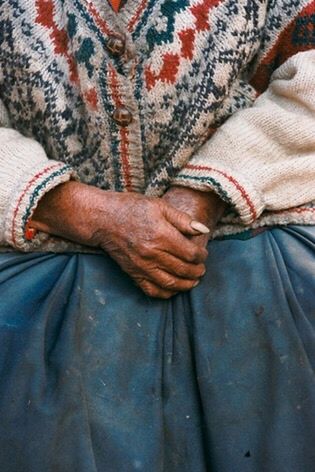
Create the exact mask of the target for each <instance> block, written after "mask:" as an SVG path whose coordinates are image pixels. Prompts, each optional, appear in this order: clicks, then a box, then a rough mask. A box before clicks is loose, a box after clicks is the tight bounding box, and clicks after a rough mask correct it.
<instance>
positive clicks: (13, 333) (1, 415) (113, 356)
mask: <svg viewBox="0 0 315 472" xmlns="http://www.w3.org/2000/svg"><path fill="white" fill-rule="evenodd" d="M314 254H315V228H314V227H302V226H300V227H298V226H291V227H287V228H273V229H269V230H266V231H264V232H263V233H261V234H259V235H257V236H256V237H254V238H251V239H247V240H241V239H227V240H222V241H213V242H211V243H210V244H209V258H208V262H207V266H208V270H207V274H206V275H205V277H204V278H203V280H202V282H201V283H200V284H199V286H198V287H196V288H195V289H194V290H192V291H191V292H190V293H184V294H180V295H178V296H176V297H174V298H173V299H171V300H169V301H166V300H156V299H151V298H149V297H147V296H145V295H144V294H143V293H142V292H141V291H140V290H139V289H137V288H136V287H135V286H134V285H133V283H132V282H131V280H130V279H129V278H128V276H127V275H125V274H124V273H122V271H121V270H120V269H119V267H118V266H117V265H116V264H115V263H114V262H113V261H112V260H111V259H110V258H109V257H107V256H106V255H95V254H48V253H46V254H18V253H8V254H2V255H0V470H1V472H96V471H97V472H130V471H145V472H186V471H187V472H203V471H214V472H257V471H259V472H261V471H266V472H267V471H268V472H313V471H314V470H315V376H314V368H315V257H314Z"/></svg>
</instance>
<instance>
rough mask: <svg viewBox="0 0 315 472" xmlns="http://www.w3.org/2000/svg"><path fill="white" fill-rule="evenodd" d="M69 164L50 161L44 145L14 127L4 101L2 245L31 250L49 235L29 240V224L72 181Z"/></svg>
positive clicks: (0, 132)
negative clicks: (48, 196)
mask: <svg viewBox="0 0 315 472" xmlns="http://www.w3.org/2000/svg"><path fill="white" fill-rule="evenodd" d="M71 175H72V170H71V169H70V168H69V166H67V165H66V164H64V163H62V162H57V161H53V160H49V159H48V157H47V156H46V153H45V151H44V149H43V148H42V146H41V145H40V144H39V143H37V142H36V141H34V140H33V139H30V138H26V137H24V136H22V135H21V134H20V133H18V132H17V131H14V130H13V129H11V128H10V120H9V117H8V114H7V112H6V109H5V107H4V105H3V103H2V102H1V101H0V245H10V246H13V247H15V248H17V249H20V250H30V249H31V248H32V246H36V245H38V244H39V243H40V242H41V241H42V240H43V239H45V238H47V236H46V235H44V234H40V235H38V236H37V237H36V238H35V239H34V240H33V241H32V242H30V241H27V240H26V239H25V236H24V235H25V225H26V223H27V220H28V219H29V218H30V216H31V215H32V213H33V211H34V209H35V208H36V205H37V203H38V201H39V200H40V198H41V197H42V196H43V195H44V194H45V193H46V192H48V191H49V190H50V189H52V188H53V187H55V186H56V185H58V184H60V183H62V182H65V181H67V180H69V179H70V178H71Z"/></svg>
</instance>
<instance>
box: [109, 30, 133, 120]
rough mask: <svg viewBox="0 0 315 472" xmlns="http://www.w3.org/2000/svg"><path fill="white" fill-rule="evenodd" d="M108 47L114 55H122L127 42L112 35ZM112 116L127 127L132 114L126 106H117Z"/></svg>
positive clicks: (120, 37)
mask: <svg viewBox="0 0 315 472" xmlns="http://www.w3.org/2000/svg"><path fill="white" fill-rule="evenodd" d="M106 47H107V50H108V51H109V52H110V54H112V55H113V56H116V57H117V56H122V55H123V54H124V52H125V49H126V42H125V39H124V38H123V37H122V36H118V35H111V36H109V37H108V40H107V43H106ZM112 118H113V120H114V121H115V122H116V123H117V124H118V125H119V126H123V127H125V126H128V125H129V124H130V123H131V121H132V114H131V113H130V111H129V110H127V108H125V107H117V108H115V110H114V113H113V115H112Z"/></svg>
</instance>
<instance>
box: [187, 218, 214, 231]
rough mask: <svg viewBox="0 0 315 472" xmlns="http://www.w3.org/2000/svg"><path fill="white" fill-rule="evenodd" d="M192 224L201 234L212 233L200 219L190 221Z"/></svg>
mask: <svg viewBox="0 0 315 472" xmlns="http://www.w3.org/2000/svg"><path fill="white" fill-rule="evenodd" d="M190 226H191V227H192V229H195V230H196V231H198V232H199V233H201V234H208V233H210V229H209V228H207V226H205V225H204V224H202V223H199V221H194V220H193V221H192V222H191V223H190Z"/></svg>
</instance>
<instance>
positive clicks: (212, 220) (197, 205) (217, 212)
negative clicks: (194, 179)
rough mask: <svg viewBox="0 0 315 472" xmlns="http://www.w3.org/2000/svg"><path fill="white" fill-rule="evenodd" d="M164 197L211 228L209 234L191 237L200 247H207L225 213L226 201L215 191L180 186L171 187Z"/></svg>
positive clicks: (178, 208)
mask: <svg viewBox="0 0 315 472" xmlns="http://www.w3.org/2000/svg"><path fill="white" fill-rule="evenodd" d="M163 199H164V200H165V201H166V202H167V203H169V204H170V205H172V206H173V207H174V208H176V209H177V210H180V211H183V212H185V213H186V214H187V215H190V216H191V218H192V219H193V220H197V221H200V222H201V223H203V224H204V225H205V226H207V227H208V228H209V230H210V233H209V234H202V235H198V236H193V237H192V238H191V240H192V241H194V242H195V243H196V244H198V245H199V246H200V247H206V246H207V244H208V241H209V238H210V237H211V234H212V233H213V230H214V229H215V226H216V224H217V222H218V221H219V219H220V218H221V216H222V215H223V213H224V210H225V208H226V203H224V201H223V200H221V198H219V197H218V196H217V195H216V194H215V193H213V192H200V191H198V190H194V189H191V188H187V187H179V186H174V187H170V189H169V190H168V191H167V192H166V193H165V194H164V196H163Z"/></svg>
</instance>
